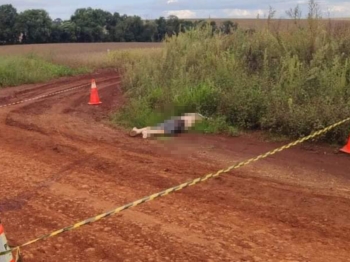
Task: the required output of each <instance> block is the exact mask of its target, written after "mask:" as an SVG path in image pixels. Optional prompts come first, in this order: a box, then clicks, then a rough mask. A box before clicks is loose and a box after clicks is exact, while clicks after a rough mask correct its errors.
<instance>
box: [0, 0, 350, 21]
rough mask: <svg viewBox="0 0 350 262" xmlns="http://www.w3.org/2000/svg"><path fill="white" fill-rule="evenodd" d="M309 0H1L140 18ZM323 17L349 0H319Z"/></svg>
mask: <svg viewBox="0 0 350 262" xmlns="http://www.w3.org/2000/svg"><path fill="white" fill-rule="evenodd" d="M307 2H308V0H294V1H293V0H119V1H118V0H100V1H99V0H60V1H51V0H0V5H2V4H12V5H13V6H14V7H15V8H17V10H18V11H19V12H21V11H23V10H25V9H45V10H46V11H48V12H49V14H50V16H51V18H53V19H55V18H61V19H69V18H70V16H71V15H72V14H73V13H74V11H75V10H76V9H77V8H84V7H92V8H101V9H104V10H106V11H109V12H119V13H120V14H127V15H138V16H141V17H142V18H143V19H155V18H158V17H160V16H165V17H167V16H169V15H176V16H178V17H179V18H256V17H257V15H258V14H259V16H260V17H261V18H263V17H264V16H265V15H266V14H267V13H268V9H269V6H272V7H273V8H274V9H275V10H276V15H275V17H276V18H283V17H285V11H286V10H288V9H290V8H293V7H295V6H296V5H297V4H299V6H300V7H301V8H302V10H303V15H306V14H307ZM317 2H318V3H319V4H320V7H321V9H322V11H323V12H324V13H323V16H324V17H328V16H331V17H350V0H347V1H344V0H319V1H317Z"/></svg>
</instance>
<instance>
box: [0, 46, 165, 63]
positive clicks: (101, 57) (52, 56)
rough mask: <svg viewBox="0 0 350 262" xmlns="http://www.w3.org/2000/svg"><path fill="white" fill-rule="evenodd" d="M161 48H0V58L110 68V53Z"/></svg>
mask: <svg viewBox="0 0 350 262" xmlns="http://www.w3.org/2000/svg"><path fill="white" fill-rule="evenodd" d="M157 47H161V44H160V43H83V44H82V43H69V44H36V45H14V46H0V56H1V55H2V56H21V55H27V54H35V55H38V56H40V57H43V58H45V59H47V60H50V61H51V62H53V63H58V64H63V65H68V66H71V67H89V68H98V67H99V68H103V67H108V66H110V62H109V61H110V59H109V58H108V52H107V50H110V51H118V50H136V49H137V50H143V49H145V48H147V49H148V48H157Z"/></svg>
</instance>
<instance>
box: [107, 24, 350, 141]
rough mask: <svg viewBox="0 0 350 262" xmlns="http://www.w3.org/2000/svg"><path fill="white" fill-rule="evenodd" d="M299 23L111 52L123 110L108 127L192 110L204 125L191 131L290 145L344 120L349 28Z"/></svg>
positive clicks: (349, 83) (200, 34)
mask: <svg viewBox="0 0 350 262" xmlns="http://www.w3.org/2000/svg"><path fill="white" fill-rule="evenodd" d="M303 23H304V25H303V26H300V24H299V22H298V21H296V22H295V23H294V24H293V27H291V28H289V30H279V29H278V28H276V27H273V26H271V24H269V23H267V24H266V26H265V27H264V28H262V29H259V30H256V32H255V33H247V32H246V31H245V30H237V31H234V32H232V34H231V35H220V34H214V35H213V34H212V31H211V28H210V27H206V28H198V29H194V30H190V31H188V32H186V33H182V34H180V35H179V36H177V37H173V38H171V39H167V40H166V42H165V43H164V48H163V49H156V50H153V51H152V52H151V53H148V52H144V53H143V54H140V53H137V52H136V53H135V52H134V51H132V50H131V51H125V52H116V53H113V54H112V55H111V57H112V60H113V59H114V60H115V61H123V62H122V63H117V66H118V67H120V66H122V67H123V70H124V71H125V73H124V79H123V88H124V92H125V95H126V97H127V98H128V101H129V103H128V104H127V105H126V106H125V107H124V108H123V109H122V110H121V111H119V112H117V113H116V114H115V115H114V116H113V119H112V121H114V122H115V123H118V124H123V125H126V126H147V125H153V124H155V123H158V122H160V121H162V120H164V119H165V118H168V117H169V116H171V115H179V114H182V113H184V112H194V111H197V112H201V113H202V114H204V115H207V116H210V117H211V118H212V120H211V121H209V122H205V123H203V124H201V125H199V126H198V127H197V128H196V130H199V131H201V132H205V133H226V134H230V135H237V134H239V132H240V131H239V130H265V131H267V132H268V133H271V134H278V136H279V137H283V136H287V137H289V138H296V137H302V136H305V135H308V134H309V133H311V132H313V131H315V130H318V129H321V128H324V127H326V126H328V125H330V124H333V123H334V122H337V121H339V120H342V119H344V118H347V117H349V115H350V58H349V57H350V51H349V50H350V34H349V29H348V27H343V26H339V24H326V23H324V22H320V20H319V19H317V18H312V19H309V20H306V22H305V21H303ZM349 131H350V125H349V124H347V125H344V126H342V127H339V128H337V129H336V130H333V131H331V132H329V133H328V134H327V135H326V136H324V137H323V139H324V140H326V141H328V142H342V143H343V142H344V139H346V138H347V137H348V133H349Z"/></svg>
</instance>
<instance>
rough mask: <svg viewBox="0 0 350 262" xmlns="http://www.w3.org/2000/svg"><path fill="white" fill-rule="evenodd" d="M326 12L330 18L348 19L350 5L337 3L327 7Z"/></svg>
mask: <svg viewBox="0 0 350 262" xmlns="http://www.w3.org/2000/svg"><path fill="white" fill-rule="evenodd" d="M328 10H329V12H330V15H331V16H334V17H349V14H350V3H339V4H335V5H328Z"/></svg>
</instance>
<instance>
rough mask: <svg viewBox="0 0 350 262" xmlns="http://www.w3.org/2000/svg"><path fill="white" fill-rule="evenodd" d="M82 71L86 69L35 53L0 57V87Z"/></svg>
mask: <svg viewBox="0 0 350 262" xmlns="http://www.w3.org/2000/svg"><path fill="white" fill-rule="evenodd" d="M82 72H86V69H71V68H70V67H67V66H63V65H58V64H53V63H51V62H49V61H47V60H45V59H43V58H40V57H38V56H35V55H26V56H1V57H0V87H7V86H16V85H20V84H31V83H38V82H44V81H48V80H51V79H54V78H57V77H62V76H71V75H75V74H78V73H82Z"/></svg>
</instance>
